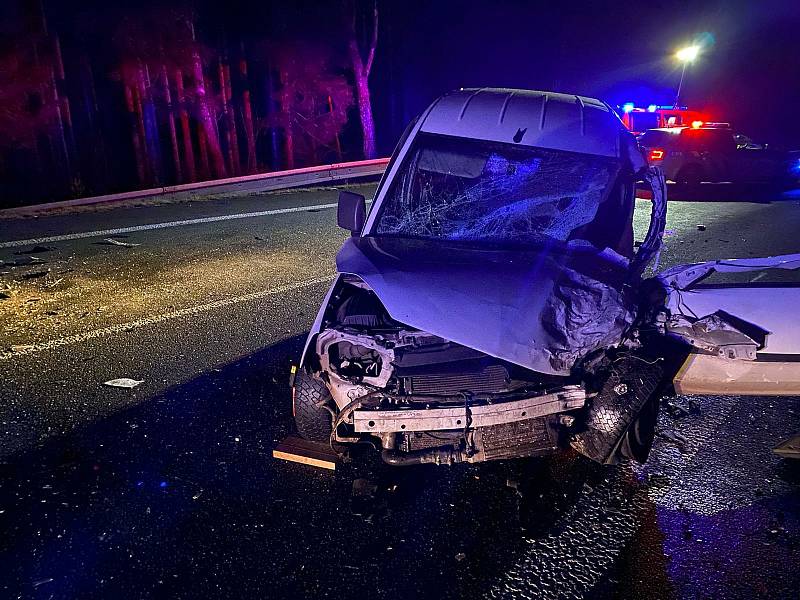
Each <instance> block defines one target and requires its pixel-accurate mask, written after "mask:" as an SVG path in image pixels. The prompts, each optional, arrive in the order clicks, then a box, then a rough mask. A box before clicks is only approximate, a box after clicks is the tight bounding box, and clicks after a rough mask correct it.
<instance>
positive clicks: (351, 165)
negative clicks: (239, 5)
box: [0, 158, 389, 214]
mask: <svg viewBox="0 0 800 600" xmlns="http://www.w3.org/2000/svg"><path fill="white" fill-rule="evenodd" d="M388 162H389V159H388V158H376V159H372V160H359V161H355V162H348V163H335V164H330V165H319V166H316V167H304V168H302V169H290V170H288V171H274V172H271V173H258V174H256V175H244V176H241V177H227V178H225V179H215V180H212V181H198V182H196V183H184V184H181V185H170V186H164V187H160V188H151V189H147V190H134V191H132V192H123V193H120V194H106V195H104V196H92V197H89V198H76V199H75V200H64V201H62V202H48V203H46V204H32V205H30V206H21V207H15V208H8V209H5V210H2V211H0V214H9V213H15V214H20V213H27V212H38V211H42V210H48V209H53V208H69V207H73V206H87V205H92V204H102V203H106V202H118V201H121V200H134V199H145V198H148V197H152V196H171V197H172V198H173V199H184V198H190V197H192V196H196V195H198V193H199V192H201V191H202V193H203V194H209V193H211V194H225V193H242V192H249V191H252V192H272V191H277V190H282V189H290V188H296V187H308V186H313V185H317V184H323V183H330V182H333V181H341V180H343V179H356V178H360V177H372V176H378V175H382V174H383V172H384V170H385V169H386V165H387V164H388Z"/></svg>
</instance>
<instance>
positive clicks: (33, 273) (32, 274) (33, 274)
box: [20, 269, 50, 280]
mask: <svg viewBox="0 0 800 600" xmlns="http://www.w3.org/2000/svg"><path fill="white" fill-rule="evenodd" d="M49 272H50V269H45V270H44V271H31V272H30V273H25V274H24V275H21V276H20V279H25V280H28V279H39V278H40V277H44V276H45V275H47V274H48V273H49Z"/></svg>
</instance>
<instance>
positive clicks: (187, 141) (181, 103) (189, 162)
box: [175, 69, 197, 181]
mask: <svg viewBox="0 0 800 600" xmlns="http://www.w3.org/2000/svg"><path fill="white" fill-rule="evenodd" d="M175 93H176V94H177V101H178V114H179V116H180V120H181V137H182V138H183V160H184V167H185V170H186V178H187V179H188V180H189V181H197V172H196V170H195V165H194V148H193V147H192V130H191V128H190V127H189V113H188V112H187V111H186V96H185V95H184V91H183V73H182V72H181V70H180V69H176V70H175Z"/></svg>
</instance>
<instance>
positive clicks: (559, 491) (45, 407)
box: [0, 192, 800, 598]
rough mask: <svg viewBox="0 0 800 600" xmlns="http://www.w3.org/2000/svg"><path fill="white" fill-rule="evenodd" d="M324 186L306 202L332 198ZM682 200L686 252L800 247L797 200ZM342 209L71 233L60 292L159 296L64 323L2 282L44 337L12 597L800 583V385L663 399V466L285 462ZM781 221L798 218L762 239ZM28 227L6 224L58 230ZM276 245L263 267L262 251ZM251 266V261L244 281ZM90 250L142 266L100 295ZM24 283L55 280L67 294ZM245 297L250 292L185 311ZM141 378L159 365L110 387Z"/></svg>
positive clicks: (8, 400)
mask: <svg viewBox="0 0 800 600" xmlns="http://www.w3.org/2000/svg"><path fill="white" fill-rule="evenodd" d="M321 194H328V195H325V196H324V197H323V196H319V197H317V196H313V197H310V196H308V195H305V196H304V195H302V194H287V195H286V196H287V197H285V198H282V201H283V202H286V203H287V205H289V204H291V203H292V202H295V203H298V204H300V205H302V203H304V202H307V203H308V204H309V205H311V204H316V203H322V202H329V201H330V194H329V193H328V192H324V193H321ZM239 206H242V208H240V210H249V206H248V207H247V208H245V207H243V205H239ZM232 208H233V207H231V209H232ZM670 208H671V210H672V213H671V217H670V223H669V224H668V229H669V230H671V231H672V233H671V234H669V235H668V237H667V249H666V250H665V252H664V253H663V255H662V260H663V261H664V262H665V263H667V264H674V263H675V262H684V261H687V260H704V259H706V258H711V257H715V256H716V257H719V256H721V255H728V256H752V255H753V254H749V253H750V252H758V253H761V254H767V253H779V252H788V251H792V250H795V251H796V250H797V249H798V248H797V241H796V239H787V236H788V233H787V235H779V234H780V233H781V230H782V228H783V227H786V228H790V227H792V226H793V225H795V226H796V223H797V219H798V213H800V209H799V208H800V207H798V206H797V204H796V203H794V202H792V203H782V204H768V205H755V204H732V203H716V204H713V205H701V204H689V203H686V204H684V203H676V204H674V205H672V206H671V207H670ZM169 210H170V211H177V209H176V208H175V207H174V206H170V207H169ZM171 214H172V213H171ZM174 214H176V215H177V214H178V213H177V212H176V213H174ZM59 218H61V219H63V218H66V217H59ZM170 218H173V217H172V216H170ZM178 218H180V217H178ZM184 218H185V217H184ZM103 220H110V221H113V213H111V214H107V215H106V216H105V217H103ZM159 220H166V219H162V218H161V217H160V216H159V215H158V214H156V215H153V220H152V221H151V222H158V221H159ZM332 220H333V211H330V210H329V211H317V212H312V213H309V212H302V213H296V214H292V215H281V216H275V217H265V218H264V219H249V220H241V221H237V222H226V224H225V225H224V226H223V227H222V229H220V225H219V224H217V225H212V224H209V225H204V226H202V227H198V226H192V227H187V228H183V229H174V230H171V233H170V234H166V233H165V231H160V232H146V233H145V232H142V233H138V234H136V235H131V236H130V238H127V239H129V240H131V241H134V242H136V243H142V244H143V246H142V247H137V248H138V249H137V248H131V249H125V248H111V249H110V248H108V247H103V246H97V245H95V244H93V243H92V242H95V241H97V240H92V239H88V240H80V241H79V240H75V241H69V242H63V243H62V242H60V243H58V244H53V245H55V246H57V250H55V252H57V253H59V254H58V255H57V258H55V259H51V260H63V261H64V265H63V268H65V269H67V268H72V269H75V271H74V272H72V273H68V274H65V275H64V276H65V277H66V278H69V277H74V278H75V279H74V280H72V281H64V282H61V284H59V285H64V286H66V287H65V288H63V289H61V290H60V291H62V292H63V293H65V294H73V295H72V296H69V297H70V298H75V302H78V303H84V304H85V305H86V306H95V305H98V306H108V307H113V306H118V305H119V304H120V303H121V301H122V299H123V298H124V297H125V296H126V295H127V294H129V293H131V294H134V295H135V294H138V296H136V297H137V298H139V299H138V300H137V302H135V303H132V305H130V306H127V308H124V310H123V309H120V310H116V311H115V310H112V309H111V308H109V309H108V310H103V311H100V312H99V314H94V313H93V315H92V319H93V320H92V321H91V323H88V322H87V321H86V320H85V319H77V318H75V319H67V318H65V319H64V323H63V324H62V325H58V326H51V325H43V324H42V323H43V321H41V320H40V319H43V318H44V317H46V316H47V315H44V316H43V315H41V313H37V312H31V313H27V312H25V311H24V307H23V308H19V306H22V305H14V308H13V309H11V308H7V306H8V305H6V308H2V307H3V305H2V304H0V324H8V325H7V327H9V329H3V330H2V331H7V332H12V333H13V335H15V336H18V337H15V338H14V339H15V343H21V344H23V345H31V346H33V349H31V350H29V351H20V350H17V352H16V353H14V352H8V353H7V354H5V355H3V357H2V358H0V368H2V370H3V377H2V380H0V425H2V427H1V428H0V432H2V435H3V436H4V437H3V440H4V443H3V444H2V447H0V450H1V451H0V596H2V597H8V598H17V597H20V598H107V597H114V596H116V597H134V598H150V597H159V598H198V597H213V598H249V597H336V598H351V597H357V596H369V597H377V598H398V597H405V598H414V597H422V598H428V597H436V598H442V597H445V598H449V597H452V598H456V597H503V598H505V597H509V598H538V597H564V598H572V597H621V598H662V597H663V598H722V597H724V598H753V597H770V598H797V597H798V594H799V593H800V574H799V573H798V572H797V569H796V565H798V564H800V536H798V532H800V462H797V461H795V462H791V461H788V460H786V459H780V458H778V457H777V456H775V455H774V454H773V453H772V452H771V447H772V446H774V445H775V444H776V443H777V442H778V441H780V440H781V439H783V438H785V437H788V436H789V435H790V434H792V433H795V432H796V431H798V430H800V398H766V399H765V398H743V397H703V398H699V399H697V407H696V408H698V409H699V410H694V408H695V407H693V410H686V411H680V410H673V411H662V414H661V416H660V420H659V436H658V438H657V440H656V444H655V447H654V450H653V453H652V455H651V459H650V461H649V462H648V464H647V465H646V466H643V467H642V466H634V465H629V464H626V465H621V466H618V467H600V466H597V465H594V464H592V463H590V462H588V461H586V460H584V459H582V458H580V457H578V456H576V455H574V454H571V453H564V454H561V455H558V456H555V457H552V458H548V459H538V460H516V461H509V462H505V463H489V464H484V465H458V466H456V467H453V468H442V467H438V468H437V467H432V466H429V467H419V468H409V469H391V468H388V467H384V466H383V465H381V464H380V463H379V461H378V460H376V458H377V457H376V456H375V455H374V454H372V453H369V452H366V451H365V452H364V453H363V455H361V456H357V457H356V460H355V461H354V462H353V463H352V464H347V465H344V466H343V467H342V468H341V469H340V470H338V471H337V472H336V473H331V472H327V471H320V470H315V469H312V468H309V467H305V466H302V465H295V464H290V463H285V462H281V461H277V460H274V459H273V458H272V456H271V453H272V448H273V447H274V446H275V444H276V443H277V442H278V441H280V440H281V439H283V438H284V437H285V436H286V435H288V434H289V433H291V432H292V431H293V425H292V419H291V408H290V402H289V395H288V389H287V385H286V382H287V379H288V369H289V365H290V364H291V361H292V360H294V359H296V357H297V355H298V354H299V351H300V349H301V348H302V343H303V339H304V336H303V332H304V330H305V329H307V327H308V325H309V323H310V322H311V320H312V319H313V316H314V313H315V310H316V307H317V305H318V303H319V301H320V299H321V296H322V294H324V292H325V289H326V283H325V282H324V281H323V282H315V281H316V279H321V278H324V277H326V276H328V275H329V274H330V273H332V268H331V259H332V255H333V252H334V251H335V248H336V247H337V246H338V244H339V243H340V241H341V239H342V238H341V234H340V233H339V232H337V231H336V230H335V228H334V227H333V224H332ZM770 222H774V223H775V227H774V229H775V230H776V232H777V233H776V234H775V235H774V236H770V238H767V237H766V236H763V235H762V236H760V237H759V236H758V233H757V232H758V231H759V225H760V224H763V223H770ZM234 223H235V224H234ZM700 223H702V224H704V225H705V229H704V230H703V231H701V230H699V229H698V227H697V225H698V224H700ZM4 225H5V223H4V222H2V221H0V229H2V230H3V232H4V234H3V237H4V238H5V239H20V238H22V237H33V235H29V234H30V232H33V233H34V234H35V232H36V225H35V224H31V223H29V222H26V223H25V226H26V227H29V228H30V229H29V230H26V231H25V232H24V233H25V235H24V236H23V235H22V234H21V233H20V234H18V235H13V236H12V235H8V234H6V233H5V232H6V231H8V230H7V229H4ZM196 227H198V228H196ZM87 229H88V228H87ZM796 230H797V229H795V231H796ZM74 231H78V229H74ZM220 231H222V232H224V233H220ZM298 232H305V233H306V235H305V236H304V235H301V234H299V233H298ZM309 234H310V235H309ZM254 236H258V237H260V238H262V240H263V239H268V240H269V242H268V243H266V244H265V243H264V242H263V241H260V240H255V239H253V238H254ZM723 236H724V237H723ZM790 237H791V236H789V238H790ZM747 238H750V241H749V242H748V239H747ZM720 239H727V240H728V241H727V242H721V241H719V240H720ZM704 240H705V241H704ZM256 243H258V245H257V246H256V247H255V249H254V248H253V247H252V246H251V244H256ZM720 248H722V250H720ZM727 248H733V249H734V251H733V252H725V250H726V249H727ZM745 248H746V250H744V249H745ZM111 250H113V251H114V252H116V253H110V251H111ZM120 252H122V253H126V254H120ZM7 254H11V253H10V252H8V253H7ZM287 254H291V256H296V255H297V256H299V255H303V256H306V257H313V259H314V260H310V261H306V260H298V259H291V258H290V259H286V260H284V261H283V262H281V261H280V260H278V259H279V258H280V257H281V256H283V257H284V258H285V257H286V256H287ZM256 255H258V260H259V261H260V262H258V263H257V264H258V265H260V267H261V268H260V270H259V272H255V270H248V267H247V265H248V264H252V263H249V262H247V261H243V262H241V261H239V259H240V258H241V257H242V256H246V257H250V258H252V257H254V256H256ZM0 258H6V256H5V255H3V256H0ZM82 263H85V266H80V265H81V264H82ZM295 263H297V264H295ZM232 264H235V265H238V266H237V267H236V269H244V270H245V273H246V274H248V275H249V276H247V277H246V276H242V275H241V274H239V273H231V274H230V281H231V285H230V287H229V288H225V287H224V286H223V287H220V285H219V281H224V280H225V278H224V277H221V276H219V273H225V272H226V265H228V270H230V271H233V269H230V267H229V266H230V265H232ZM141 265H144V266H146V268H144V267H142V268H141V270H137V269H140V267H141ZM176 265H178V266H181V267H183V268H184V269H185V270H184V272H183V276H182V277H175V276H174V271H173V270H171V269H172V268H173V267H174V266H176ZM270 265H272V266H270ZM82 269H85V270H89V269H92V270H94V271H95V272H96V276H95V278H96V279H103V280H104V281H105V280H114V279H116V280H118V281H122V282H126V281H127V284H128V285H127V286H105V287H104V286H100V287H97V288H88V291H87V292H86V294H85V295H81V294H79V293H78V292H79V291H80V290H81V289H87V288H86V287H85V278H86V275H85V272H84V271H82ZM131 273H132V274H131ZM218 276H219V277H220V279H218V278H217V277H218ZM48 277H50V276H48ZM6 281H7V276H5V278H0V283H4V282H6ZM292 281H294V282H298V281H299V282H308V281H311V283H307V285H304V286H303V287H287V284H290V283H291V282H292ZM13 285H14V289H13V290H12V291H13V295H14V296H16V295H17V294H19V293H25V294H31V295H32V294H34V293H35V294H37V295H39V296H40V298H41V299H40V300H39V301H38V302H46V301H48V300H49V299H50V298H51V297H54V296H55V293H56V291H58V290H55V291H54V290H48V289H46V288H44V287H35V286H44V285H47V281H45V282H39V281H36V280H31V281H25V282H20V281H17V280H16V279H15V283H14V284H13ZM160 285H166V286H167V287H166V288H164V289H162V290H161V292H160V293H157V292H156V291H154V290H159V289H161V288H159V287H158V286H160ZM20 290H21V291H20ZM131 290H134V291H131ZM264 290H266V291H272V292H274V293H269V294H261V295H256V296H255V297H253V296H247V294H251V295H252V294H258V293H259V292H260V291H264ZM226 297H228V298H230V297H235V298H238V299H240V300H237V301H236V302H234V303H231V304H220V305H210V308H207V309H205V308H204V309H203V310H199V311H189V312H185V313H178V314H177V315H175V313H176V311H181V310H182V309H185V308H191V307H193V306H197V305H199V304H202V303H208V302H218V301H224V300H225V298H226ZM3 302H7V301H3ZM32 304H33V303H32ZM3 310H5V311H6V312H5V313H4V312H2V311H3ZM164 315H175V316H168V317H166V318H161V317H163V316H164ZM3 319H5V320H3ZM15 319H16V321H15ZM148 319H149V320H148ZM143 320H144V321H143ZM12 322H13V323H14V327H12V326H11V325H10V324H11V323H12ZM133 322H137V323H139V322H141V324H137V325H135V326H133V327H130V328H127V325H130V324H131V323H133ZM44 323H47V322H44ZM84 323H87V324H86V325H84ZM59 328H61V329H59ZM106 329H107V330H108V331H106ZM97 331H101V333H99V334H93V335H89V336H84V337H80V338H75V339H71V338H70V336H75V335H77V334H80V333H81V332H84V333H86V332H97ZM3 339H4V340H6V339H9V338H8V337H3ZM65 339H66V340H68V341H67V342H65V343H63V344H50V345H46V344H48V343H49V342H52V341H53V340H56V341H59V340H65ZM37 344H38V346H37ZM123 376H125V377H133V378H135V379H144V380H145V383H143V384H142V385H141V386H139V387H137V388H135V389H133V390H119V389H111V388H105V387H103V386H102V382H103V381H105V380H107V379H111V378H113V377H123ZM672 402H673V403H674V404H676V405H678V406H682V407H685V408H687V409H688V408H689V401H688V399H686V398H677V399H674V400H672ZM671 412H672V413H675V415H677V416H672V415H671V414H670V413H671Z"/></svg>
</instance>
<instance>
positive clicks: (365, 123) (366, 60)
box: [346, 0, 378, 158]
mask: <svg viewBox="0 0 800 600" xmlns="http://www.w3.org/2000/svg"><path fill="white" fill-rule="evenodd" d="M356 4H357V1H356V0H347V3H346V7H347V12H348V17H349V18H348V22H349V27H350V36H349V40H348V53H349V55H350V62H351V63H352V67H353V78H354V80H355V88H356V102H357V104H358V114H359V117H360V118H361V133H362V137H363V144H364V158H375V122H374V121H373V119H372V105H371V104H370V97H369V73H370V71H371V70H372V61H373V60H374V58H375V47H376V46H377V45H378V5H377V3H376V2H375V0H373V2H372V7H371V10H370V13H371V14H369V15H360V14H359V11H358V9H357V6H356ZM359 17H362V18H361V19H359ZM359 21H364V22H365V23H364V25H365V26H364V28H363V29H364V31H362V32H361V33H362V35H359V33H360V32H359V27H358V25H359ZM359 38H366V44H365V48H363V49H362V48H361V43H359V42H360V40H359Z"/></svg>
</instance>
